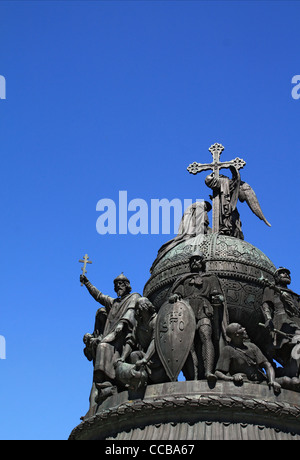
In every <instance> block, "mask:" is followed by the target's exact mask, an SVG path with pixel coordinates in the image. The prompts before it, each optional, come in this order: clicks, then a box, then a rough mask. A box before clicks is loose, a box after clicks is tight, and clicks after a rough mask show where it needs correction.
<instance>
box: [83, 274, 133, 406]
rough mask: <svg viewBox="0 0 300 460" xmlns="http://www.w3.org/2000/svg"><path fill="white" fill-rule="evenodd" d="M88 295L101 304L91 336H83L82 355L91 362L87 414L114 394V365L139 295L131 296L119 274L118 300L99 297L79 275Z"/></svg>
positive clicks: (115, 280)
mask: <svg viewBox="0 0 300 460" xmlns="http://www.w3.org/2000/svg"><path fill="white" fill-rule="evenodd" d="M80 282H81V283H83V284H84V285H85V287H86V288H87V290H88V291H89V293H90V294H91V296H92V297H93V298H94V299H95V300H96V301H97V302H99V303H100V304H101V305H103V307H104V308H99V309H98V310H97V313H96V319H95V327H94V332H93V334H85V336H84V339H83V341H84V343H85V345H86V348H85V350H84V353H85V355H86V357H87V358H88V360H89V361H92V360H93V363H94V377H93V386H92V391H91V395H90V415H93V410H94V408H95V407H96V405H97V403H100V402H101V401H102V400H103V399H105V398H106V397H107V396H110V395H111V394H113V393H114V392H115V391H116V388H117V384H119V382H117V380H116V370H115V364H116V362H117V360H118V359H119V358H120V356H121V355H122V352H123V347H124V344H125V341H126V337H127V335H128V334H129V333H131V332H132V329H133V327H134V325H135V322H136V320H135V314H134V309H135V304H136V301H137V300H138V299H139V298H140V297H141V296H140V294H137V293H131V286H130V281H129V279H128V278H126V276H125V275H124V274H123V273H121V274H120V275H119V276H117V277H116V278H115V279H114V290H115V292H116V294H117V296H118V297H117V298H115V299H114V298H113V297H110V296H108V295H104V294H102V292H100V291H99V290H98V289H97V288H96V287H95V286H93V285H92V283H91V282H90V281H89V280H88V279H87V277H86V276H85V275H80Z"/></svg>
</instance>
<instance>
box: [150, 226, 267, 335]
mask: <svg viewBox="0 0 300 460" xmlns="http://www.w3.org/2000/svg"><path fill="white" fill-rule="evenodd" d="M195 250H201V251H202V252H203V254H204V257H205V260H206V271H207V272H208V273H215V274H216V275H217V276H218V277H219V279H220V281H221V284H222V288H223V291H224V294H225V297H226V303H227V308H228V312H229V319H230V322H239V323H240V324H242V325H243V326H244V327H246V328H247V331H248V334H249V336H250V337H251V339H252V340H254V339H255V340H256V341H258V342H261V341H262V339H263V335H264V334H263V333H262V332H263V331H262V328H257V325H258V322H260V321H262V314H261V309H260V307H261V303H262V295H263V285H264V282H263V279H267V280H269V281H274V278H273V275H274V272H275V270H276V267H275V266H274V264H273V263H272V261H271V260H270V259H269V258H268V257H267V256H266V255H265V254H264V253H263V252H262V251H260V250H259V249H258V248H256V247H255V246H253V245H252V244H250V243H247V242H246V241H244V240H240V239H238V238H234V237H229V236H225V235H219V234H215V233H214V234H209V235H202V234H201V235H197V236H195V237H193V238H190V239H188V240H186V241H183V242H182V243H179V244H178V245H177V246H175V247H174V248H172V249H170V251H168V252H167V253H166V254H165V256H164V257H162V259H161V260H160V261H159V262H158V263H157V264H156V265H155V267H154V269H153V271H152V274H151V277H150V279H149V280H148V282H147V283H146V285H145V287H144V295H145V296H146V297H148V298H149V299H150V300H151V302H152V303H153V304H154V305H155V307H156V308H157V309H159V308H160V307H161V305H162V304H163V303H164V302H165V301H166V300H167V299H168V296H169V294H170V291H171V288H172V285H173V283H174V281H175V280H176V279H177V278H178V276H180V275H182V274H183V273H187V272H189V258H190V256H191V255H192V253H193V252H194V251H195Z"/></svg>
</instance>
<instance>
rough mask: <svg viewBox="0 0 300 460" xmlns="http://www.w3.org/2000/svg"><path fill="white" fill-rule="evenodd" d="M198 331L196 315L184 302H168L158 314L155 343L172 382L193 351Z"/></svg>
mask: <svg viewBox="0 0 300 460" xmlns="http://www.w3.org/2000/svg"><path fill="white" fill-rule="evenodd" d="M195 330H196V320H195V315H194V312H193V310H192V308H191V307H190V305H189V304H188V303H186V302H184V301H182V300H179V301H177V302H175V303H170V302H166V303H165V304H163V305H162V307H161V308H160V310H159V312H158V314H157V320H156V327H155V343H156V348H157V352H158V355H159V357H160V360H161V362H162V364H163V366H164V369H165V371H166V373H167V375H168V377H169V378H170V380H171V381H172V382H174V381H176V380H177V377H178V375H179V372H180V371H181V369H182V368H183V366H184V363H185V361H186V359H187V357H188V354H189V352H190V350H191V346H192V344H193V341H194V336H195Z"/></svg>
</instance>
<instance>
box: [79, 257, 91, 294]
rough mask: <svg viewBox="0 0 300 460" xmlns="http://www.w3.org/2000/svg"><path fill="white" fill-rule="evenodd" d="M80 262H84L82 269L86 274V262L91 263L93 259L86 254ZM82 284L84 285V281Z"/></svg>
mask: <svg viewBox="0 0 300 460" xmlns="http://www.w3.org/2000/svg"><path fill="white" fill-rule="evenodd" d="M78 262H80V263H81V264H83V267H81V270H82V274H83V275H85V274H86V264H91V263H92V261H91V260H89V256H88V255H87V254H85V256H84V258H83V259H80V260H79V261H78ZM81 286H83V283H81Z"/></svg>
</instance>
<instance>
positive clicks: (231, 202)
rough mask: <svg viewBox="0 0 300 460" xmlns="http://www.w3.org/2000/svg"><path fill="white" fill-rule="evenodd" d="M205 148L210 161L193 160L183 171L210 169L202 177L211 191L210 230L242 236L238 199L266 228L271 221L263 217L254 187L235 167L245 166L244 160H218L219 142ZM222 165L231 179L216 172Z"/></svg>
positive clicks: (220, 149)
mask: <svg viewBox="0 0 300 460" xmlns="http://www.w3.org/2000/svg"><path fill="white" fill-rule="evenodd" d="M208 150H209V151H210V152H211V154H212V156H213V162H212V163H206V164H201V163H197V162H194V163H192V164H190V165H189V166H188V168H187V170H188V172H189V173H191V174H198V173H199V172H201V171H207V170H212V171H213V172H212V173H211V174H209V175H208V176H207V177H206V179H205V184H206V185H207V186H208V187H209V188H211V189H212V190H213V196H211V199H212V202H213V228H212V232H213V233H220V234H222V235H228V236H234V237H236V238H240V239H242V240H243V239H244V235H243V232H242V223H241V219H240V215H239V212H238V210H237V207H236V205H237V202H238V200H240V201H241V202H242V203H243V202H244V201H246V203H247V204H248V206H249V207H250V209H251V211H252V212H253V213H254V214H255V215H256V216H257V217H259V219H261V220H263V221H264V222H265V224H267V225H268V226H269V227H270V226H271V224H270V223H269V222H268V221H267V219H266V218H265V216H264V214H263V212H262V210H261V207H260V204H259V202H258V199H257V197H256V194H255V192H254V190H253V189H252V188H251V187H250V185H249V184H247V183H246V182H243V181H242V180H241V176H240V172H239V170H240V169H241V168H243V167H244V166H245V164H246V162H245V161H244V160H242V159H241V158H235V159H234V160H231V161H225V162H221V161H220V156H221V153H222V152H223V150H224V147H223V145H222V144H218V143H215V144H213V145H212V146H211V147H210V148H209V149H208ZM224 168H225V169H230V171H231V174H232V177H231V178H229V177H227V176H224V175H223V174H220V169H224Z"/></svg>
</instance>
